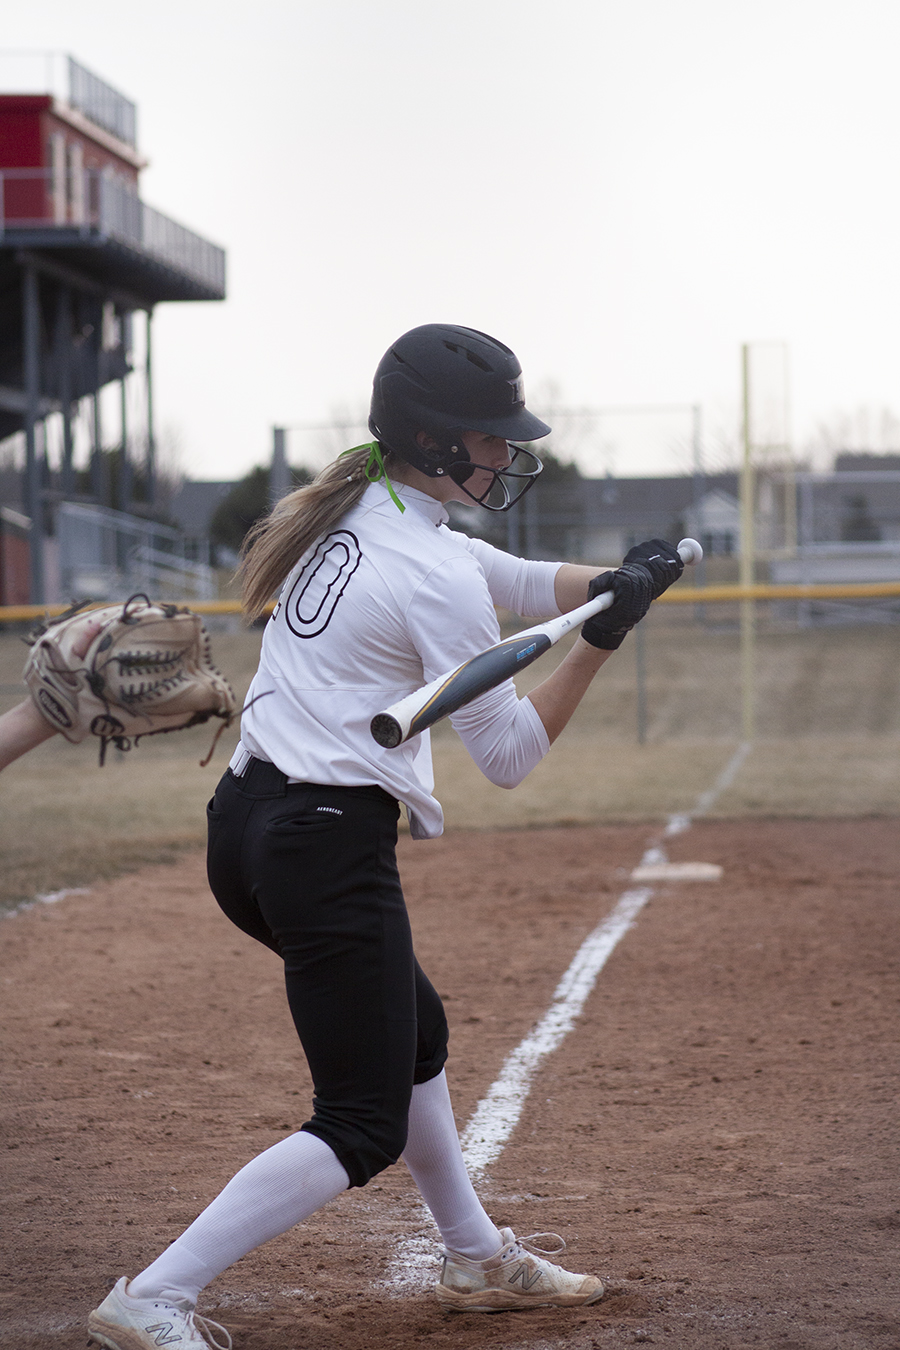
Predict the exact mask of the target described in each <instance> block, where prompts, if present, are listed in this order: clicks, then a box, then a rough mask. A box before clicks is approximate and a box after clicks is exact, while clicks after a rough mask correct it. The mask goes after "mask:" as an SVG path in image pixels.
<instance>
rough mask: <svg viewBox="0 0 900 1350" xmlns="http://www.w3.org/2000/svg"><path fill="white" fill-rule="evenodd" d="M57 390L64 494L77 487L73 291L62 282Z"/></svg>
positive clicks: (58, 304) (58, 303) (55, 343)
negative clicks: (73, 402) (61, 431)
mask: <svg viewBox="0 0 900 1350" xmlns="http://www.w3.org/2000/svg"><path fill="white" fill-rule="evenodd" d="M53 346H54V358H53V359H54V365H55V366H56V392H57V395H58V397H59V403H60V410H61V412H62V424H63V444H62V465H61V475H60V488H61V489H62V495H63V496H64V497H71V496H72V494H73V492H74V491H75V474H74V470H73V467H72V455H73V441H72V293H71V291H70V290H69V288H68V286H65V285H61V286H59V287H58V289H57V292H56V332H55V334H54V339H53Z"/></svg>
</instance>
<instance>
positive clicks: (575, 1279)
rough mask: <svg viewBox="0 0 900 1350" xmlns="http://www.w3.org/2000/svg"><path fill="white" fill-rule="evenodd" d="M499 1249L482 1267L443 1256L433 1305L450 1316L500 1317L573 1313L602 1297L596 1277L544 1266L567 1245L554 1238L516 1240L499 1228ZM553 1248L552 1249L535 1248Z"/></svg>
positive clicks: (455, 1254) (453, 1254) (537, 1236)
mask: <svg viewBox="0 0 900 1350" xmlns="http://www.w3.org/2000/svg"><path fill="white" fill-rule="evenodd" d="M500 1236H501V1237H502V1238H503V1246H502V1247H501V1248H500V1250H499V1252H497V1254H496V1255H495V1256H490V1257H488V1259H487V1260H486V1261H470V1260H469V1259H468V1257H465V1256H460V1255H459V1253H458V1252H445V1253H444V1268H443V1270H442V1272H441V1281H440V1284H438V1285H436V1286H435V1293H436V1295H437V1300H438V1303H440V1305H441V1307H442V1308H447V1309H449V1310H452V1311H455V1312H499V1311H500V1310H501V1309H503V1308H541V1307H547V1306H548V1305H549V1306H552V1307H554V1308H576V1307H579V1306H581V1305H584V1304H588V1303H596V1302H597V1300H598V1299H600V1298H602V1297H603V1284H602V1282H601V1281H600V1280H598V1279H597V1277H596V1276H595V1275H573V1274H571V1273H570V1272H569V1271H568V1270H563V1268H562V1266H555V1265H554V1264H553V1263H552V1261H548V1260H547V1257H548V1256H561V1255H562V1254H563V1252H564V1251H565V1250H566V1244H565V1242H564V1241H563V1239H562V1238H561V1237H560V1236H559V1234H558V1233H532V1234H531V1236H530V1237H527V1238H517V1237H516V1235H515V1233H514V1232H513V1231H512V1229H511V1228H502V1229H501V1230H500ZM538 1240H540V1241H541V1242H546V1241H548V1240H551V1241H552V1242H553V1244H554V1245H553V1247H552V1248H546V1247H543V1246H541V1247H539V1246H537V1242H538Z"/></svg>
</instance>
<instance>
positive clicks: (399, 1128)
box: [303, 1102, 409, 1186]
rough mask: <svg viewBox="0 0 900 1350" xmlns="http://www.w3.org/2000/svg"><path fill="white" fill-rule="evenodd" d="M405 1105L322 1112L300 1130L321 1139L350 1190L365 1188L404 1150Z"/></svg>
mask: <svg viewBox="0 0 900 1350" xmlns="http://www.w3.org/2000/svg"><path fill="white" fill-rule="evenodd" d="M408 1110H409V1103H408V1102H406V1103H405V1104H401V1103H396V1104H394V1106H393V1107H391V1106H389V1105H388V1104H387V1103H385V1102H382V1103H380V1104H379V1107H378V1109H374V1110H371V1111H360V1110H359V1109H357V1110H355V1111H353V1112H350V1111H348V1112H346V1113H345V1112H343V1111H333V1110H332V1111H329V1110H328V1109H327V1108H325V1109H324V1110H323V1108H322V1104H321V1103H317V1107H316V1114H315V1116H314V1117H313V1119H312V1120H311V1121H309V1122H308V1124H307V1125H305V1126H304V1127H303V1128H304V1129H307V1130H310V1131H311V1132H312V1133H313V1134H316V1135H318V1136H319V1138H320V1139H324V1141H325V1143H326V1144H328V1145H329V1146H330V1147H331V1148H332V1149H333V1150H334V1152H335V1154H336V1155H337V1157H338V1158H339V1160H340V1162H341V1163H342V1165H343V1167H344V1169H345V1170H346V1172H347V1176H348V1177H349V1178H350V1185H351V1186H365V1185H366V1184H367V1183H368V1182H370V1181H371V1180H372V1178H373V1177H375V1176H377V1175H378V1173H379V1172H383V1171H385V1169H386V1168H388V1167H393V1165H394V1163H396V1162H398V1161H399V1160H400V1157H401V1155H402V1153H403V1150H404V1149H405V1148H406V1134H407V1118H408Z"/></svg>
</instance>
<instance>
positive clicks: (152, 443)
mask: <svg viewBox="0 0 900 1350" xmlns="http://www.w3.org/2000/svg"><path fill="white" fill-rule="evenodd" d="M144 379H145V381H146V384H147V463H146V471H147V505H148V507H149V508H150V510H151V511H152V510H153V507H154V505H155V503H156V432H155V429H154V424H153V310H152V309H148V310H147V352H146V357H145V361H144Z"/></svg>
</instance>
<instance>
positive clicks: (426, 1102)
mask: <svg viewBox="0 0 900 1350" xmlns="http://www.w3.org/2000/svg"><path fill="white" fill-rule="evenodd" d="M403 1161H404V1162H405V1163H406V1165H407V1167H408V1168H409V1170H410V1172H411V1173H412V1177H413V1181H415V1183H416V1185H417V1186H418V1188H419V1191H420V1192H421V1195H422V1199H423V1200H424V1201H425V1203H426V1205H427V1206H428V1208H429V1209H430V1210H431V1212H432V1214H433V1215H434V1221H435V1223H436V1224H437V1226H438V1228H439V1229H440V1230H441V1237H442V1238H443V1239H444V1243H445V1244H446V1246H447V1247H448V1248H449V1249H450V1250H451V1251H453V1252H459V1253H460V1254H461V1255H462V1256H467V1257H469V1259H470V1260H471V1261H484V1260H485V1259H486V1258H487V1257H489V1256H493V1255H494V1253H495V1252H497V1251H499V1250H500V1248H501V1247H502V1246H503V1239H502V1237H501V1236H500V1233H499V1232H498V1230H497V1229H496V1228H495V1226H494V1224H493V1223H492V1222H491V1220H490V1219H489V1218H488V1216H487V1214H486V1213H485V1211H484V1208H483V1207H482V1204H481V1201H480V1200H479V1199H478V1196H477V1195H476V1194H475V1188H474V1186H473V1185H472V1182H471V1180H470V1178H469V1174H468V1172H467V1171H466V1164H465V1161H464V1159H463V1155H462V1149H461V1148H460V1144H459V1135H458V1133H457V1130H456V1121H455V1120H454V1119H453V1108H452V1106H451V1104H450V1090H449V1088H448V1087H447V1078H446V1075H445V1074H444V1073H443V1071H442V1072H441V1073H439V1074H438V1076H437V1078H431V1079H429V1081H428V1082H427V1083H417V1084H416V1086H415V1087H414V1088H413V1091H412V1101H411V1103H410V1107H409V1134H408V1137H407V1141H406V1149H405V1150H404V1153H403Z"/></svg>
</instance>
